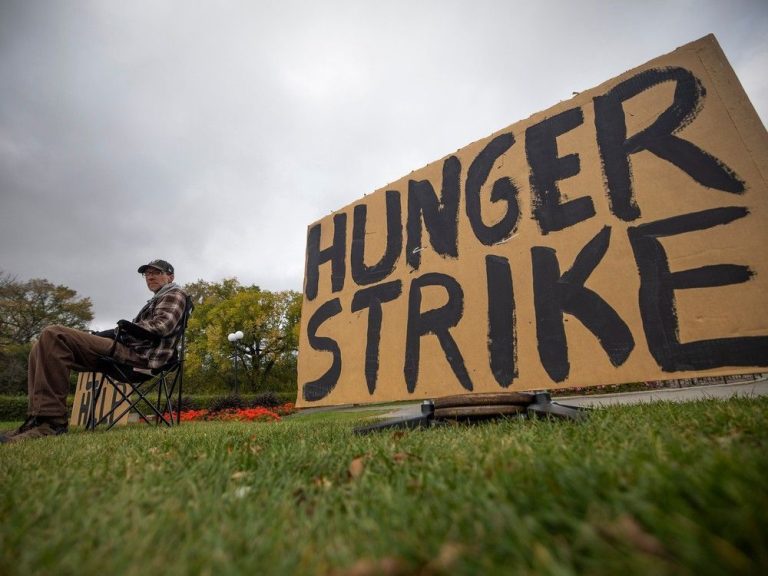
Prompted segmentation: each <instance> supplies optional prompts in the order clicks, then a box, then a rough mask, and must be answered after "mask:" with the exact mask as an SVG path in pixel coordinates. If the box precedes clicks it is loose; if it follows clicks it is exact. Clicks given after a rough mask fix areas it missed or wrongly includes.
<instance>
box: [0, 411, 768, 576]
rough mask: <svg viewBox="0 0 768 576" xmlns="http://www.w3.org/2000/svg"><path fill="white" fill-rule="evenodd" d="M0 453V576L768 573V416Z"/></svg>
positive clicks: (313, 420)
mask: <svg viewBox="0 0 768 576" xmlns="http://www.w3.org/2000/svg"><path fill="white" fill-rule="evenodd" d="M364 417H370V413H359V414H354V413H351V414H350V413H337V414H333V413H322V414H315V415H305V416H299V417H291V418H286V419H284V420H283V421H281V422H277V423H258V424H248V423H217V422H201V423H192V424H184V425H182V426H181V427H178V428H175V429H154V428H152V429H150V428H145V427H140V426H133V427H128V428H124V429H118V430H113V431H110V432H97V433H86V432H73V433H70V434H69V435H67V436H64V437H60V438H47V439H44V440H39V441H35V442H27V443H22V444H11V445H2V446H0V481H1V482H2V489H0V574H3V575H7V576H11V575H14V574H25V575H26V574H45V575H51V574H73V575H74V574H78V575H80V574H85V575H88V574H137V575H139V574H142V575H143V574H163V575H174V574H211V575H219V574H224V575H226V574H334V575H348V576H352V575H367V574H389V575H393V574H553V575H555V574H557V575H566V574H606V575H609V574H610V575H616V574H620V575H621V576H628V575H631V574H638V575H639V574H642V575H647V574H654V575H655V574H696V575H700V574H704V575H706V574H713V575H714V574H760V573H768V572H767V571H768V488H767V486H768V484H767V483H768V400H767V399H764V398H756V399H733V400H729V401H715V400H708V401H701V402H694V403H687V404H671V403H659V404H653V405H647V404H646V405H639V406H626V407H611V408H605V409H600V410H596V411H593V412H592V413H591V414H590V416H589V418H588V419H587V420H586V421H585V422H580V423H576V422H564V421H535V420H534V421H529V420H512V419H511V420H500V421H496V422H492V423H488V424H483V425H476V426H464V425H461V426H448V427H439V428H431V429H424V430H413V431H386V432H380V433H377V434H373V435H369V436H357V435H354V434H353V433H352V428H353V427H354V425H355V424H356V423H359V421H360V419H361V418H364Z"/></svg>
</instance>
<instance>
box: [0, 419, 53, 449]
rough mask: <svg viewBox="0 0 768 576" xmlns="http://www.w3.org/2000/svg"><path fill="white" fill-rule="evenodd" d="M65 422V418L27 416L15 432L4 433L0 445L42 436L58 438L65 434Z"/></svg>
mask: <svg viewBox="0 0 768 576" xmlns="http://www.w3.org/2000/svg"><path fill="white" fill-rule="evenodd" d="M67 429H68V428H67V421H66V419H65V418H56V417H53V416H29V417H28V418H27V419H26V420H25V421H24V424H22V425H21V426H19V427H18V428H17V429H16V430H12V431H10V432H6V433H5V434H3V435H2V436H0V443H2V444H5V443H9V442H22V441H24V440H32V439H35V438H42V437H43V436H59V435H61V434H66V432H67Z"/></svg>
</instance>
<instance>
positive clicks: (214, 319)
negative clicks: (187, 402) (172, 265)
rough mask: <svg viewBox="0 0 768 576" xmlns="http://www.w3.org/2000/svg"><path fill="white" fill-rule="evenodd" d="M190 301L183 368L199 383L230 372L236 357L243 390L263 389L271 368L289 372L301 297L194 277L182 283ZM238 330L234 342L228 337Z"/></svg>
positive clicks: (296, 293)
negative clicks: (239, 333)
mask: <svg viewBox="0 0 768 576" xmlns="http://www.w3.org/2000/svg"><path fill="white" fill-rule="evenodd" d="M184 289H185V291H187V293H188V294H189V295H190V296H191V297H192V299H193V300H194V301H195V303H196V304H195V312H194V314H193V315H192V317H191V319H190V322H189V327H188V329H187V341H188V343H189V344H188V348H187V363H186V370H187V375H188V378H189V380H190V381H192V382H196V383H197V384H198V387H200V386H203V387H204V386H205V385H206V384H207V385H208V386H209V387H210V385H211V384H212V383H214V382H216V381H220V380H221V377H222V376H223V375H226V376H228V375H230V374H231V373H232V367H233V362H234V360H235V355H236V357H237V362H238V375H239V380H240V381H241V382H242V383H243V384H244V386H243V388H244V389H250V390H253V391H255V390H263V389H265V388H266V385H267V381H268V379H269V377H270V375H271V374H272V373H273V370H276V369H277V371H279V372H280V373H282V374H285V372H286V371H287V370H290V371H291V372H292V373H293V381H294V383H295V364H296V363H295V355H296V351H297V348H298V334H299V320H300V316H301V295H300V294H299V293H298V292H294V291H291V290H285V291H279V292H271V291H268V290H262V289H260V288H259V287H258V286H255V285H251V286H241V285H240V283H239V282H238V281H237V279H234V278H229V279H225V280H223V281H222V282H221V283H218V284H216V283H209V282H205V281H201V280H200V281H198V282H194V283H192V284H188V285H187V286H185V287H184ZM238 330H241V331H242V332H243V334H244V338H243V339H242V340H240V341H239V342H238V343H237V344H236V345H233V344H232V343H230V342H229V341H228V339H227V336H228V335H229V334H230V333H232V332H236V331H238Z"/></svg>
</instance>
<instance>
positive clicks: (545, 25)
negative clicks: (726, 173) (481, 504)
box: [0, 0, 768, 326]
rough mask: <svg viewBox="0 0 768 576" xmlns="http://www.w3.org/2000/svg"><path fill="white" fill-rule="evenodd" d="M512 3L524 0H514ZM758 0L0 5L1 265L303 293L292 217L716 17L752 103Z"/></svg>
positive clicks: (299, 227) (74, 276) (697, 30)
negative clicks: (162, 271)
mask: <svg viewBox="0 0 768 576" xmlns="http://www.w3.org/2000/svg"><path fill="white" fill-rule="evenodd" d="M521 4H522V5H521ZM766 29H768V5H766V4H765V2H763V1H751V2H750V1H735V2H730V3H722V2H717V1H694V0H690V1H683V0H681V1H674V2H661V1H650V2H645V3H636V2H599V1H591V2H578V3H575V2H555V1H543V2H537V3H518V2H508V1H501V0H499V1H491V0H473V1H471V2H469V1H437V0H435V1H423V2H414V1H413V0H409V1H400V0H398V1H393V2H387V3H373V2H361V1H359V0H358V1H354V2H353V1H342V0H329V1H326V2H322V3H317V2H298V1H282V2H266V1H263V2H226V3H222V2H202V1H201V2H186V1H182V0H170V1H165V2H161V1H136V2H118V1H94V2H87V1H79V2H77V1H76V2H63V1H58V2H57V1H52V2H45V3H42V2H40V3H37V2H27V1H5V2H3V3H2V4H0V79H1V80H2V84H3V89H2V91H0V268H2V269H3V270H6V271H7V272H10V273H12V274H15V275H17V276H18V277H19V278H22V279H25V278H31V277H45V278H48V279H49V280H51V281H53V282H56V283H63V284H67V285H69V286H71V287H73V288H75V289H76V290H77V291H78V292H79V293H80V294H82V295H85V296H90V297H91V298H92V299H93V301H94V307H95V312H96V316H97V320H96V323H95V324H96V325H99V326H106V325H110V324H111V323H112V322H113V320H115V319H117V318H120V317H125V316H130V315H131V314H132V313H133V312H134V311H135V310H136V309H138V307H139V305H140V304H141V302H142V301H143V300H144V298H146V297H147V296H148V295H149V294H148V293H147V292H146V289H145V288H144V287H143V285H142V283H141V281H140V279H139V278H138V277H137V276H136V275H135V268H136V267H137V266H138V265H139V264H141V263H143V262H145V261H147V260H149V259H152V258H156V257H162V258H166V259H168V260H170V261H171V262H173V263H174V264H175V265H176V267H177V270H178V274H177V276H178V280H179V281H181V282H187V281H192V280H195V279H198V278H203V279H206V280H211V281H214V280H220V279H221V278H223V277H226V276H233V275H234V276H238V277H239V278H240V279H241V281H243V282H244V283H256V284H259V285H261V286H263V287H265V288H269V289H296V290H300V289H301V285H302V275H303V258H304V242H305V232H306V227H307V225H308V224H309V223H311V222H313V221H315V220H317V219H318V218H321V217H323V216H325V215H326V214H328V213H329V212H330V211H332V210H336V209H338V208H340V207H342V206H344V205H346V204H348V203H350V202H352V201H354V200H356V199H357V198H359V197H361V196H362V195H363V194H366V193H370V192H372V191H374V190H376V189H378V188H380V187H382V186H385V185H386V184H387V183H389V182H392V181H394V180H396V179H398V178H400V177H401V176H404V175H406V174H408V173H409V172H410V171H411V170H414V169H418V168H420V167H421V166H423V165H425V164H427V163H429V162H431V161H433V160H436V159H438V158H440V157H442V156H444V155H445V154H448V153H450V152H452V151H454V150H456V149H458V148H461V147H462V146H464V145H466V144H468V143H469V142H472V141H474V140H477V139H479V138H482V137H484V136H486V135H488V134H490V133H492V132H494V131H496V130H499V129H501V128H503V127H505V126H507V125H509V124H512V123H513V122H516V121H517V120H520V119H523V118H526V117H527V116H529V115H530V114H532V113H534V112H536V111H539V110H543V109H545V108H547V107H549V106H551V105H552V104H555V103H556V102H558V101H560V100H565V99H568V98H570V96H571V93H572V92H573V91H580V90H584V89H588V88H590V87H592V86H594V85H597V84H599V83H601V82H603V81H605V80H607V79H609V78H611V77H613V76H616V75H618V74H620V73H621V72H623V71H624V70H626V69H629V68H632V67H634V66H637V65H639V64H642V63H643V62H645V61H647V60H649V59H651V58H653V57H655V56H658V55H661V54H663V53H666V52H669V51H671V50H673V49H674V48H676V47H678V46H680V45H682V44H685V43H687V42H690V41H692V40H695V39H697V38H699V37H701V36H704V35H706V34H708V33H710V32H714V33H715V34H716V36H717V37H718V40H719V41H720V43H721V45H722V46H723V49H724V50H725V52H726V55H727V56H728V57H729V59H730V61H731V63H732V65H733V66H734V68H735V70H736V72H737V74H738V75H739V76H740V78H741V80H742V83H743V84H744V86H745V88H746V90H747V92H748V94H749V95H750V97H751V99H752V102H753V103H754V105H755V106H756V108H757V110H758V112H759V114H760V115H761V117H762V118H763V119H765V118H766V117H768V83H767V81H766V75H765V70H766V69H768V38H766V35H765V30H766Z"/></svg>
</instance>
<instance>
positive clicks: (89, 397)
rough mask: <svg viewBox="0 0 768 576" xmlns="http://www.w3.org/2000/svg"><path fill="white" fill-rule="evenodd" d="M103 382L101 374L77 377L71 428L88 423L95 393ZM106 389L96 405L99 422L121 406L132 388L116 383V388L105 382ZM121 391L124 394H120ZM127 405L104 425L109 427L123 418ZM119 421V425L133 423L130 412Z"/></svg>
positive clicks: (87, 373) (82, 374)
mask: <svg viewBox="0 0 768 576" xmlns="http://www.w3.org/2000/svg"><path fill="white" fill-rule="evenodd" d="M100 381H101V374H100V373H99V372H81V373H80V374H79V376H78V377H77V388H76V389H75V400H74V403H73V405H72V414H71V415H70V417H69V425H70V426H83V427H85V426H86V425H87V423H88V418H89V416H90V414H91V405H92V404H93V391H94V390H95V389H96V387H97V386H98V385H99V382H100ZM104 384H105V385H104V387H103V388H102V390H101V394H100V395H99V398H98V402H97V403H96V421H97V422H98V421H99V420H100V419H101V418H102V417H103V416H104V414H106V413H108V412H109V411H110V410H112V409H113V408H114V407H115V406H117V405H118V404H120V402H121V401H122V400H123V399H124V397H125V396H127V395H128V393H129V391H130V387H129V386H128V385H127V384H124V383H123V382H116V383H115V386H112V385H111V384H109V383H107V382H106V381H105V382H104ZM117 388H119V389H120V391H121V392H122V394H120V392H118V390H117ZM126 407H127V404H126V405H125V406H123V407H121V408H118V409H117V410H116V411H115V413H114V414H112V415H111V416H110V417H109V418H107V419H106V420H105V421H104V423H105V424H107V425H109V424H112V423H113V422H115V417H116V416H121V413H122V412H123V411H125V408H126ZM125 412H126V413H125V414H122V416H121V417H120V419H119V420H117V422H116V424H117V425H121V426H122V425H124V424H128V422H130V421H131V418H130V411H125Z"/></svg>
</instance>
